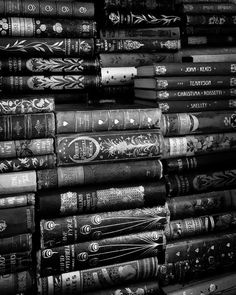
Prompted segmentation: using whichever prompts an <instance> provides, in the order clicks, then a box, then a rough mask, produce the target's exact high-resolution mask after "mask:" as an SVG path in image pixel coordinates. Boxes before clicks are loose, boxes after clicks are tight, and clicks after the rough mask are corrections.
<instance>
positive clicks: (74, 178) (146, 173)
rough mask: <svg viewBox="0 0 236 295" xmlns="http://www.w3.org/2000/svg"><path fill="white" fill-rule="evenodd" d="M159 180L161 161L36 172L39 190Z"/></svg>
mask: <svg viewBox="0 0 236 295" xmlns="http://www.w3.org/2000/svg"><path fill="white" fill-rule="evenodd" d="M161 177H162V163H161V161H160V160H144V161H142V160H140V161H131V162H123V163H122V162H118V163H111V162H110V163H109V162H108V163H106V164H100V163H99V164H93V165H92V164H90V165H76V166H70V167H58V168H57V169H47V170H38V171H37V180H38V189H39V190H42V189H49V188H58V187H67V188H68V187H72V186H81V185H88V184H89V185H91V184H93V185H96V184H99V185H100V184H106V183H127V182H128V183H132V182H140V181H156V180H159V179H160V178H161Z"/></svg>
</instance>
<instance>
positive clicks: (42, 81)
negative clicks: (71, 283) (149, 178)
mask: <svg viewBox="0 0 236 295" xmlns="http://www.w3.org/2000/svg"><path fill="white" fill-rule="evenodd" d="M99 85H100V77H99V76H94V75H86V76H84V75H65V76H57V75H56V76H1V77H0V90H1V91H2V92H18V91H22V92H31V91H47V92H48V91H62V90H70V91H71V90H74V91H78V90H83V89H85V88H88V87H96V86H99Z"/></svg>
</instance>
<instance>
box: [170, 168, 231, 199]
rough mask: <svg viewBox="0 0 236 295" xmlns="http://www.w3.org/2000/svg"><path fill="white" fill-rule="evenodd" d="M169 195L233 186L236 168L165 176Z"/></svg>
mask: <svg viewBox="0 0 236 295" xmlns="http://www.w3.org/2000/svg"><path fill="white" fill-rule="evenodd" d="M165 180H166V185H167V191H168V195H169V196H170V197H175V196H178V195H188V194H191V193H201V192H208V191H211V190H220V189H228V188H233V187H234V186H235V185H236V170H234V169H232V170H223V171H213V172H212V171H210V172H205V173H203V172H195V173H188V174H173V175H166V176H165Z"/></svg>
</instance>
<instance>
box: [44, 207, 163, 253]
mask: <svg viewBox="0 0 236 295" xmlns="http://www.w3.org/2000/svg"><path fill="white" fill-rule="evenodd" d="M167 222H168V210H167V208H165V207H152V208H141V209H131V210H124V211H115V212H106V213H104V212H103V213H100V214H96V215H93V214H90V215H78V216H75V215H74V216H68V217H60V218H55V219H42V220H41V221H40V234H41V249H45V248H51V247H57V246H61V245H68V244H74V243H78V242H85V241H91V240H93V241H94V240H100V239H105V238H110V237H114V236H117V235H127V234H133V233H135V232H142V231H145V230H146V229H148V230H150V231H151V230H163V229H164V226H165V224H166V223H167Z"/></svg>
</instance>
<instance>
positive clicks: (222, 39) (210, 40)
mask: <svg viewBox="0 0 236 295" xmlns="http://www.w3.org/2000/svg"><path fill="white" fill-rule="evenodd" d="M218 35H219V34H218ZM183 43H185V44H186V45H187V46H196V45H199V46H206V45H208V46H213V45H214V46H216V45H220V44H222V43H223V44H225V46H227V45H228V46H229V45H230V46H232V45H235V44H236V38H235V37H234V36H232V35H231V36H218V38H217V37H216V36H190V37H187V38H186V39H184V40H183Z"/></svg>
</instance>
